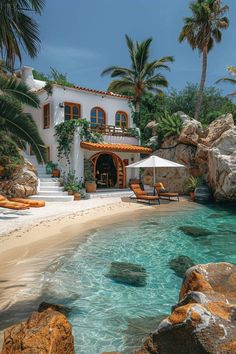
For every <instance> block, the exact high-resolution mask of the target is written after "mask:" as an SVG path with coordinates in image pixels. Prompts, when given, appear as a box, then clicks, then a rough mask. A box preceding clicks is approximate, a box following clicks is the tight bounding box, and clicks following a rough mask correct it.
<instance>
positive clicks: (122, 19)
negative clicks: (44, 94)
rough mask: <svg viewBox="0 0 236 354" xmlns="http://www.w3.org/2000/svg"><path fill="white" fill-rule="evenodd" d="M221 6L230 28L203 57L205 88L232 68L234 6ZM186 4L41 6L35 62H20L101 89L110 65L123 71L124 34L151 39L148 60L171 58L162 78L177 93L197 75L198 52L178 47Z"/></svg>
mask: <svg viewBox="0 0 236 354" xmlns="http://www.w3.org/2000/svg"><path fill="white" fill-rule="evenodd" d="M224 3H227V4H228V5H229V6H230V12H229V13H228V16H229V18H230V27H229V29H228V30H226V31H224V33H223V40H222V43H221V44H218V45H216V46H215V48H214V50H213V51H212V52H211V53H210V55H209V63H208V75H207V85H213V84H214V82H215V81H216V80H217V79H218V78H219V77H222V76H225V75H226V66H227V65H236V46H235V33H236V0H225V1H224ZM188 4H189V0H170V1H168V2H167V1H166V0H119V1H118V0H116V1H115V0H67V1H65V0H56V1H53V0H46V6H45V9H44V12H43V15H42V16H41V17H38V18H37V20H38V22H39V25H40V34H41V41H42V45H41V50H40V54H39V55H38V57H37V59H35V60H31V59H29V58H28V57H27V56H24V62H23V64H25V65H31V66H33V67H34V68H35V69H37V70H39V71H42V72H45V73H48V72H49V68H50V66H52V67H54V68H56V69H57V70H59V71H60V72H63V73H67V74H68V78H69V79H70V80H71V81H72V82H74V83H75V84H78V85H81V86H85V87H90V88H95V89H106V88H107V86H108V83H109V77H103V78H101V76H100V73H101V71H102V70H103V69H104V68H106V67H108V66H110V65H121V66H128V65H129V57H128V52H127V48H126V43H125V39H124V36H125V34H126V33H127V34H128V35H130V36H131V37H132V38H133V39H136V40H138V41H140V40H143V39H146V38H149V37H152V38H153V43H152V48H151V57H152V58H160V57H162V56H166V55H173V56H174V57H175V62H174V63H173V64H171V72H170V73H166V76H167V77H168V80H169V83H170V87H175V88H177V89H181V88H183V87H184V86H185V84H186V82H198V81H199V79H200V75H201V58H200V56H199V54H198V52H197V51H192V49H191V48H190V47H189V45H188V44H187V43H184V44H179V43H178V34H179V32H180V30H181V27H182V25H183V17H185V16H187V15H189V13H190V12H189V9H188ZM218 86H219V87H220V88H221V89H223V90H224V92H229V91H230V90H231V87H230V86H228V85H227V86H226V85H218Z"/></svg>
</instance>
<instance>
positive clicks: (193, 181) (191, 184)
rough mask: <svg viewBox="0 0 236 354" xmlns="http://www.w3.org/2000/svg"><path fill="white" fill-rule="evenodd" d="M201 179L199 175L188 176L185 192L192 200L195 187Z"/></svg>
mask: <svg viewBox="0 0 236 354" xmlns="http://www.w3.org/2000/svg"><path fill="white" fill-rule="evenodd" d="M201 181H202V178H201V177H194V176H190V177H189V179H188V180H187V192H189V194H190V198H191V199H192V200H193V201H194V199H195V189H196V188H197V187H198V186H199V185H200V183H201Z"/></svg>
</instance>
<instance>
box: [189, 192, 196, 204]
mask: <svg viewBox="0 0 236 354" xmlns="http://www.w3.org/2000/svg"><path fill="white" fill-rule="evenodd" d="M189 194H190V198H191V200H192V201H193V202H194V200H195V193H194V192H190V193H189Z"/></svg>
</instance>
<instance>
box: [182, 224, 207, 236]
mask: <svg viewBox="0 0 236 354" xmlns="http://www.w3.org/2000/svg"><path fill="white" fill-rule="evenodd" d="M179 230H181V231H182V232H183V233H185V235H188V236H192V237H200V236H209V235H212V234H213V232H212V231H210V230H208V229H205V228H203V227H197V226H187V225H186V226H180V227H179Z"/></svg>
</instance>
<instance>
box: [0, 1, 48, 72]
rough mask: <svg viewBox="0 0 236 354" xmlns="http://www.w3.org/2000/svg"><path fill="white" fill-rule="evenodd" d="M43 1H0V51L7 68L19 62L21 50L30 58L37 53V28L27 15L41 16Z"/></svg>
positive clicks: (32, 19) (35, 23)
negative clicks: (17, 60)
mask: <svg viewBox="0 0 236 354" xmlns="http://www.w3.org/2000/svg"><path fill="white" fill-rule="evenodd" d="M43 6H44V0H24V1H23V0H1V1H0V18H1V26H0V51H1V53H2V55H3V59H4V61H5V62H6V64H7V66H8V67H9V68H12V69H13V68H14V64H15V61H16V59H19V60H20V62H21V59H22V56H21V51H22V49H23V50H24V51H25V52H26V53H27V55H29V56H30V57H31V58H35V57H36V55H37V54H38V51H39V44H40V39H39V28H38V24H37V22H36V21H35V20H34V18H31V17H30V16H29V14H41V12H42V9H43Z"/></svg>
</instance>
